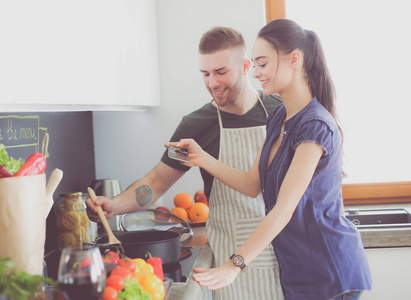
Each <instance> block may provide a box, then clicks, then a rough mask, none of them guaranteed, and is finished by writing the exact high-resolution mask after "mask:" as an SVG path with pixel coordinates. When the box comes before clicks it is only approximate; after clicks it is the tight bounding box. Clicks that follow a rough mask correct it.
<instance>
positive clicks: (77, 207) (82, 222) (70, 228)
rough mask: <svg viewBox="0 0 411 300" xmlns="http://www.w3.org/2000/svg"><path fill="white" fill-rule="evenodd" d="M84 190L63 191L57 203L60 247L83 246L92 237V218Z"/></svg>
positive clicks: (58, 242) (58, 241) (56, 211)
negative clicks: (90, 217)
mask: <svg viewBox="0 0 411 300" xmlns="http://www.w3.org/2000/svg"><path fill="white" fill-rule="evenodd" d="M85 199H86V198H84V197H83V193H82V192H72V193H61V194H60V199H59V200H58V201H57V203H56V207H55V213H56V225H57V229H58V230H57V232H58V233H57V244H58V246H59V248H60V249H62V248H64V247H69V246H82V244H83V242H88V241H90V239H91V238H92V235H93V234H92V229H91V226H90V223H91V222H90V219H89V218H88V216H87V212H86V203H85Z"/></svg>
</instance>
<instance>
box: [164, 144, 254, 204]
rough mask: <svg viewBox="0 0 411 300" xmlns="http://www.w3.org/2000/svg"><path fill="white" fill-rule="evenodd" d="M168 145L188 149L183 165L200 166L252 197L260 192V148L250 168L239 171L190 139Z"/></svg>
mask: <svg viewBox="0 0 411 300" xmlns="http://www.w3.org/2000/svg"><path fill="white" fill-rule="evenodd" d="M169 145H172V146H177V145H178V147H181V148H186V149H187V150H188V153H189V158H190V161H189V162H188V163H182V164H183V165H186V166H189V167H193V166H198V167H201V168H203V169H204V170H206V171H207V172H208V173H210V174H211V175H212V176H214V177H215V178H217V179H218V180H220V181H221V182H223V183H224V184H226V185H228V186H229V187H231V188H233V189H235V190H237V191H239V192H240V193H243V194H245V195H247V196H250V197H252V198H255V197H257V196H258V195H259V194H260V193H261V186H260V175H259V174H258V162H259V161H260V155H261V149H260V150H259V152H258V154H257V157H256V159H255V160H254V164H253V166H252V167H251V169H250V170H249V171H241V170H238V169H235V168H231V167H229V166H227V165H225V164H223V163H222V162H220V161H219V160H217V159H215V158H214V157H212V156H211V155H210V154H208V153H207V152H205V151H204V150H203V149H202V148H201V147H200V146H199V145H198V144H197V143H196V142H195V141H194V140H192V139H183V140H180V142H179V143H166V144H165V146H166V147H168V146H169Z"/></svg>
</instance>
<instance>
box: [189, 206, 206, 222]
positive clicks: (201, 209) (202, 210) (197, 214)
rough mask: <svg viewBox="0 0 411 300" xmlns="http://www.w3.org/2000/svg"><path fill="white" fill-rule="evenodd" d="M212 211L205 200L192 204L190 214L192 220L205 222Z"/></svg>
mask: <svg viewBox="0 0 411 300" xmlns="http://www.w3.org/2000/svg"><path fill="white" fill-rule="evenodd" d="M209 212H210V208H209V207H208V205H207V204H205V203H203V202H197V203H194V204H193V206H191V208H190V211H189V212H188V215H189V217H190V220H191V221H193V222H205V221H206V220H207V218H208V213H209Z"/></svg>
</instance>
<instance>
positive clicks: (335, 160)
mask: <svg viewBox="0 0 411 300" xmlns="http://www.w3.org/2000/svg"><path fill="white" fill-rule="evenodd" d="M285 115H286V111H285V107H284V105H283V104H281V105H279V106H278V107H276V108H275V109H274V110H273V111H272V112H271V113H270V115H269V117H268V119H267V137H266V142H265V144H264V146H263V149H262V153H261V159H260V162H259V173H260V180H261V189H262V192H263V196H264V201H265V205H266V213H268V212H269V211H270V210H271V209H272V208H273V207H274V205H275V203H276V201H277V196H278V192H279V190H280V187H281V183H282V181H283V180H284V177H285V175H286V173H287V170H288V168H289V166H290V164H291V161H292V159H293V156H294V153H295V149H296V148H297V147H298V145H299V144H301V143H307V142H311V143H316V144H318V145H319V146H320V147H321V148H323V150H324V152H323V155H322V157H321V158H320V161H319V163H318V166H317V168H316V170H315V173H314V175H313V178H312V180H311V182H310V184H309V186H308V188H307V190H306V191H305V193H304V195H303V197H302V198H301V200H300V202H299V204H298V205H297V208H296V210H295V212H294V213H293V215H292V218H291V220H290V222H289V223H288V224H287V225H286V226H285V228H284V229H283V230H282V231H281V232H280V234H279V235H278V236H277V237H276V238H275V239H274V240H273V242H272V244H273V246H274V251H275V253H276V255H277V259H278V262H279V265H280V278H281V284H282V286H283V290H284V295H285V298H286V299H292V300H296V299H304V300H307V299H315V300H321V299H329V298H332V297H335V296H338V295H340V294H342V293H345V292H347V291H357V290H367V289H371V274H370V270H369V266H368V262H367V258H366V256H365V251H364V247H363V244H362V241H361V237H360V234H359V232H358V230H357V229H356V228H355V226H354V225H353V224H352V222H351V221H349V220H348V219H347V218H345V217H344V216H342V215H341V209H342V192H341V188H342V149H341V137H340V134H339V131H338V127H337V124H336V122H335V120H334V118H333V117H332V116H331V114H330V113H329V112H328V111H327V110H326V109H325V108H324V107H323V106H322V105H321V104H320V103H319V102H318V101H317V99H316V98H314V99H313V100H312V101H311V102H310V103H309V104H308V105H307V106H306V107H304V108H303V109H302V110H301V111H300V112H299V113H297V114H296V115H295V116H293V117H292V118H291V119H289V120H287V121H286V122H285V128H284V131H285V132H284V136H283V140H282V143H281V146H280V148H279V149H278V151H277V153H276V155H275V157H274V158H273V160H272V162H271V164H270V166H269V167H268V168H267V160H268V155H269V151H270V147H271V145H272V143H273V141H274V140H275V138H276V137H278V135H279V134H280V131H281V122H282V120H284V117H285Z"/></svg>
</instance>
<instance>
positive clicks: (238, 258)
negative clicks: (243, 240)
mask: <svg viewBox="0 0 411 300" xmlns="http://www.w3.org/2000/svg"><path fill="white" fill-rule="evenodd" d="M233 263H234V265H235V266H237V267H241V266H242V265H243V264H244V257H242V256H241V255H234V257H233Z"/></svg>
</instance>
